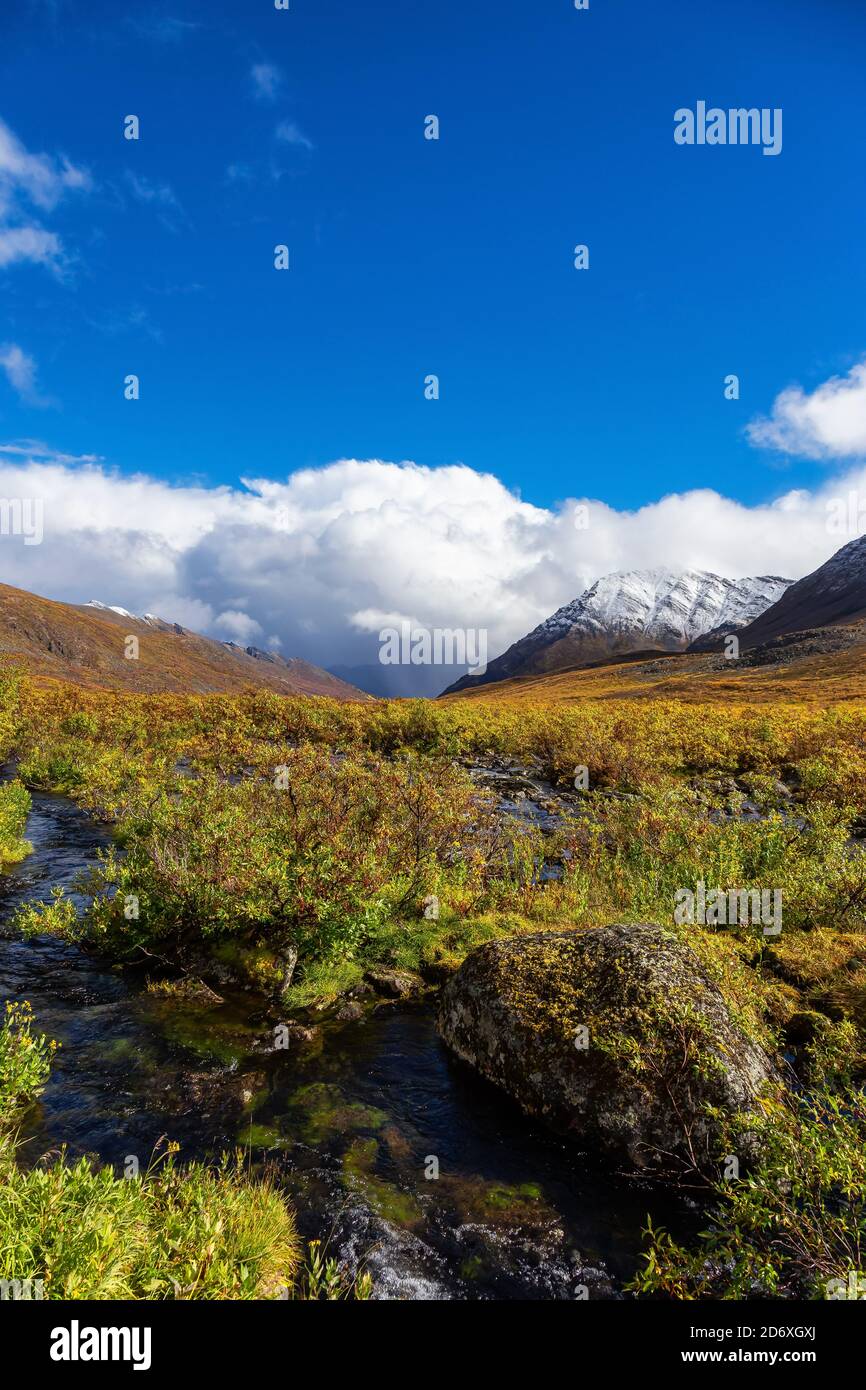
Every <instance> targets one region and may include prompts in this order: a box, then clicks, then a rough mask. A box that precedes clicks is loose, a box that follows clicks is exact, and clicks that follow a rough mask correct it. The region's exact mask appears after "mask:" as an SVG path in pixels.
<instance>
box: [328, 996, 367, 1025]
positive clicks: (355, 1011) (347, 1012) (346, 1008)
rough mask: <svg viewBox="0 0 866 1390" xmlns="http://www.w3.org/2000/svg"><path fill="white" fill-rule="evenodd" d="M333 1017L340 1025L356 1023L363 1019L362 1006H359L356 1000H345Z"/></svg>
mask: <svg viewBox="0 0 866 1390" xmlns="http://www.w3.org/2000/svg"><path fill="white" fill-rule="evenodd" d="M334 1017H335V1018H336V1019H338V1020H339V1022H340V1023H356V1022H357V1020H358V1019H359V1018H363V1017H364V1006H363V1004H359V1003H358V1000H357V999H346V1000H345V1001H344V1002H343V1003H342V1004H341V1005H340V1007H339V1008H338V1010H337V1012H336V1013H335V1014H334Z"/></svg>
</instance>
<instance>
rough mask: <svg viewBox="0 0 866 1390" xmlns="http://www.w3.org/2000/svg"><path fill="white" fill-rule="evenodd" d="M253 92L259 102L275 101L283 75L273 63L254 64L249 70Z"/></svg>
mask: <svg viewBox="0 0 866 1390" xmlns="http://www.w3.org/2000/svg"><path fill="white" fill-rule="evenodd" d="M250 78H251V80H252V84H253V92H254V94H255V96H256V97H258V99H259V100H260V101H275V100H276V98H277V95H278V93H279V90H280V88H281V87H282V85H283V74H282V73H281V72H280V70H279V68H278V67H275V66H274V64H273V63H254V64H253V66H252V68H251V70H250Z"/></svg>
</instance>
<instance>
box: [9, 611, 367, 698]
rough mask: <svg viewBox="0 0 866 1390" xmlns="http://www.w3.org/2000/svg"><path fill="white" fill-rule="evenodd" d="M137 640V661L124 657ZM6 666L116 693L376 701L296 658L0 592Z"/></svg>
mask: <svg viewBox="0 0 866 1390" xmlns="http://www.w3.org/2000/svg"><path fill="white" fill-rule="evenodd" d="M128 637H135V638H137V640H138V658H137V659H129V658H127V657H126V656H125V654H124V653H125V650H126V639H127V638H128ZM0 659H2V660H3V662H4V664H10V665H18V666H23V667H26V669H27V670H28V671H30V672H31V673H32V674H33V675H36V676H42V677H50V678H53V679H56V680H68V681H73V682H75V683H76V684H78V685H91V686H102V687H106V688H108V689H115V690H139V691H147V692H155V691H160V690H167V691H178V692H180V691H189V692H193V693H198V694H205V693H208V692H212V691H226V692H228V691H238V690H243V689H245V688H247V687H249V686H261V687H265V688H267V689H270V690H275V691H278V692H279V693H281V694H285V695H328V696H330V697H331V698H332V699H335V700H367V699H369V698H370V697H369V696H368V695H366V694H365V693H364V692H363V691H360V690H357V689H356V688H355V687H354V686H352V685H348V684H347V683H346V682H345V681H341V680H338V679H337V677H336V676H332V675H331V674H330V673H329V672H328V671H323V670H321V668H320V667H318V666H312V665H310V663H309V662H306V661H301V660H300V659H299V658H297V657H292V658H290V659H289V660H284V659H283V657H281V656H277V655H276V654H275V653H273V652H263V651H259V650H258V649H257V648H255V647H239V646H237V645H236V644H235V643H233V642H217V641H214V640H213V639H212V638H210V637H201V636H199V634H198V633H195V632H189V631H188V630H187V629H185V628H182V627H180V626H179V625H178V624H177V623H167V622H164V621H163V620H162V619H161V618H157V617H155V616H154V615H153V614H148V615H147V616H146V617H145V618H136V617H133V616H132V615H130V614H128V613H127V612H126V610H125V609H118V608H113V607H108V606H107V605H105V604H100V603H96V602H91V603H89V604H69V603H57V602H55V601H54V600H53V599H45V598H38V597H37V596H36V595H35V594H29V593H27V592H26V590H24V589H13V588H12V587H11V585H8V584H0Z"/></svg>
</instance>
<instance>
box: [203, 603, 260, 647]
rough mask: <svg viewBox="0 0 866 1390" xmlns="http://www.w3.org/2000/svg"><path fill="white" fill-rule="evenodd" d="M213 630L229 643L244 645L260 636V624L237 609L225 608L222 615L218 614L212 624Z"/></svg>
mask: <svg viewBox="0 0 866 1390" xmlns="http://www.w3.org/2000/svg"><path fill="white" fill-rule="evenodd" d="M214 629H215V631H216V632H219V633H220V634H221V635H223V636H225V637H228V638H229V639H230V640H231V641H233V642H241V643H244V644H246V643H251V642H253V640H254V638H256V637H261V635H262V625H261V623H257V622H256V620H255V618H251V617H250V615H249V613H242V612H240V611H239V609H237V608H227V609H226V611H225V612H224V613H220V615H219V617H218V618H217V619H216V620H215V622H214Z"/></svg>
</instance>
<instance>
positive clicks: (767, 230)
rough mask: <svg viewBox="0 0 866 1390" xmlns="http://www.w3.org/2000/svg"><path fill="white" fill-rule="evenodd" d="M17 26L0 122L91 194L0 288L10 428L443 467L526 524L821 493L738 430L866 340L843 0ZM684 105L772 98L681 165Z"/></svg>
mask: <svg viewBox="0 0 866 1390" xmlns="http://www.w3.org/2000/svg"><path fill="white" fill-rule="evenodd" d="M20 11H21V13H20V14H19V15H18V16H17V17H16V16H14V15H10V14H7V15H6V16H5V17H4V19H3V21H2V40H3V42H2V56H0V92H2V100H0V115H2V116H3V118H4V119H5V120H6V122H7V123H8V125H9V126H10V127H11V128H12V130H14V132H15V133H16V135H17V136H18V137H19V139H20V140H21V141H22V143H23V144H24V145H25V146H26V147H27V148H28V149H29V150H32V151H50V152H59V151H62V152H63V153H64V154H65V155H66V156H67V157H68V158H69V159H70V160H71V161H72V162H73V163H74V164H75V165H77V166H83V167H86V168H87V169H88V170H89V171H90V175H91V177H92V180H93V188H92V190H91V191H90V192H89V193H87V194H86V195H81V196H72V195H70V196H68V197H66V198H64V200H63V202H62V204H61V205H59V206H58V207H57V209H56V211H55V213H54V214H53V215H52V218H51V226H52V227H53V228H54V230H55V231H57V232H58V234H59V235H61V236H62V239H63V243H64V246H65V248H66V250H67V252H68V255H69V257H70V258H71V263H70V265H69V267H68V270H67V272H66V275H65V277H64V278H63V279H62V280H58V279H56V278H54V277H52V276H50V275H46V273H45V270H44V269H43V268H42V267H39V266H15V267H12V268H10V269H9V270H8V271H7V273H6V274H3V275H2V278H0V288H2V308H0V325H2V326H0V336H2V338H4V339H7V340H12V341H14V342H16V343H20V344H21V346H22V348H23V349H24V350H25V351H26V352H28V353H29V354H31V355H32V357H33V358H34V359H35V362H36V363H37V364H38V371H39V383H40V390H41V392H42V393H43V395H44V397H50V399H51V402H52V404H51V405H49V406H47V407H43V408H41V409H34V408H33V406H32V403H29V402H27V401H26V400H25V401H21V400H19V399H17V398H16V395H15V393H14V391H12V390H11V389H9V388H8V387H5V384H3V385H0V412H2V415H0V427H2V429H3V431H4V433H5V434H7V435H11V436H39V437H44V436H47V437H50V438H51V439H52V440H54V441H56V442H58V443H62V445H63V447H64V449H66V450H69V451H72V452H80V453H97V454H99V455H101V456H103V457H105V458H106V459H107V460H108V461H109V462H110V463H112V464H114V465H116V466H118V467H120V468H122V469H124V470H132V469H145V470H147V471H148V472H150V473H154V474H156V475H159V476H164V477H166V478H175V479H177V478H191V477H197V478H204V479H207V480H209V481H212V482H213V481H217V482H219V481H223V482H234V481H235V480H236V479H237V477H238V475H239V473H241V472H244V471H245V470H247V471H248V470H249V469H250V468H251V467H254V471H255V472H256V474H257V475H258V474H259V473H263V474H266V475H267V476H273V477H279V476H284V475H285V473H286V472H287V471H289V470H293V469H295V468H298V467H303V466H307V465H319V464H325V463H327V462H329V461H330V460H333V459H335V458H340V457H343V456H350V457H357V458H368V457H375V458H383V459H394V460H402V459H413V460H415V461H417V462H419V463H423V464H428V465H434V466H435V465H440V464H448V463H453V462H456V461H463V462H465V463H466V464H468V465H469V466H470V467H472V468H475V469H480V470H491V471H492V472H495V473H496V474H497V476H498V477H500V478H501V479H502V480H503V481H504V482H505V483H506V484H507V485H509V486H513V487H517V488H519V489H520V490H521V493H522V495H523V497H525V498H526V499H527V500H529V501H532V502H535V503H538V504H540V505H549V504H550V503H552V502H554V501H555V500H556V499H558V498H561V497H563V496H567V495H572V494H574V493H575V492H583V491H585V490H586V489H587V488H592V490H594V491H595V492H598V493H600V495H601V496H602V497H603V498H604V499H605V500H606V501H608V502H610V503H611V504H612V505H614V506H617V507H632V506H636V505H639V504H641V503H643V502H646V501H648V500H649V499H651V498H654V497H657V496H659V495H660V494H661V493H664V492H666V491H668V490H679V489H683V488H686V487H690V486H694V485H695V484H698V483H699V484H705V485H707V486H710V487H715V488H719V489H720V490H723V491H725V492H727V493H729V494H732V495H734V496H736V497H739V498H741V499H743V500H746V501H753V500H757V499H759V498H762V497H765V496H767V495H769V494H771V493H772V492H774V491H777V490H779V489H780V488H781V487H788V486H792V485H799V484H801V483H803V484H806V485H808V484H809V483H810V482H811V481H812V480H813V478H814V476H815V474H816V467H815V465H814V464H812V463H811V462H810V461H809V460H805V459H803V460H798V461H797V462H796V463H795V464H792V463H791V462H790V461H785V460H783V459H782V458H781V457H780V456H779V455H777V454H774V453H772V452H762V453H760V454H756V451H755V450H754V449H753V448H751V447H750V446H749V444H748V442H747V441H746V440H745V439H744V438H743V434H742V431H743V427H744V425H745V424H746V422H747V421H748V420H749V418H750V417H751V416H752V415H754V414H755V413H756V412H761V411H764V410H766V409H767V408H769V406H770V405H771V403H772V399H773V397H774V396H775V395H776V393H777V392H778V391H779V390H781V389H782V388H783V387H784V386H786V385H787V384H789V383H790V382H792V381H798V382H801V383H803V385H804V386H805V387H807V389H808V388H811V387H812V386H814V385H816V384H817V383H818V382H820V381H822V380H824V379H825V378H827V377H828V376H831V375H834V374H838V373H840V372H844V371H845V370H847V369H848V368H849V367H850V366H851V364H852V363H853V362H854V361H855V360H856V359H857V358H858V357H860V356H861V355H862V353H863V350H864V347H866V327H864V320H863V312H862V311H863V304H864V301H866V257H864V256H863V244H864V235H866V216H864V215H866V182H864V180H863V179H862V178H861V177H860V173H859V170H860V168H861V167H862V166H861V164H860V162H859V159H855V154H856V152H857V151H860V152H862V149H863V148H864V144H866V116H864V104H863V101H862V92H863V85H862V74H863V63H864V58H866V9H864V7H863V6H862V5H861V4H859V3H855V0H850V3H841V2H837V3H825V4H822V5H821V6H817V5H816V4H814V3H811V2H810V3H807V0H784V3H783V0H761V3H760V4H756V3H755V0H748V2H747V0H734V2H733V3H729V4H725V5H717V6H701V5H695V4H690V3H672V0H654V3H651V4H650V3H647V4H639V3H636V0H632V3H629V4H621V3H612V0H591V6H590V9H589V11H587V12H577V11H575V10H574V9H573V7H571V5H570V4H569V3H567V0H553V2H547V3H533V4H527V3H509V0H473V3H472V4H470V5H467V4H466V3H465V2H464V0H461V3H456V0H455V2H454V3H452V2H451V0H442V3H438V4H436V5H435V6H422V5H407V4H405V3H398V0H394V3H381V2H380V3H376V4H364V5H356V4H350V3H348V0H340V2H339V3H338V2H337V0H330V2H329V0H316V2H315V3H314V2H313V0H292V8H291V10H290V12H289V13H283V12H277V11H275V10H274V9H273V7H269V6H268V5H267V4H265V3H264V0H262V3H257V4H251V3H243V4H242V3H224V2H221V0H207V3H196V2H195V0H188V3H177V4H173V5H170V6H169V7H168V8H162V7H149V6H148V5H146V4H144V5H135V6H117V5H116V4H114V3H105V4H101V3H98V2H95V0H79V2H78V3H76V0H68V3H61V2H60V0H58V3H57V4H55V5H49V4H41V3H40V4H36V3H30V4H24V5H22V6H21V7H20ZM254 68H258V69H259V70H260V71H261V72H265V73H268V74H271V77H270V80H265V81H264V83H261V82H260V83H259V84H258V85H257V83H256V81H255V79H254V78H253V77H252V71H253V69H254ZM699 98H704V99H707V100H708V101H709V102H710V103H711V104H713V103H715V104H718V105H720V106H723V107H726V106H728V105H748V106H751V105H757V106H761V107H763V106H768V107H777V106H780V107H782V108H783V110H784V148H783V152H782V154H781V156H779V157H778V158H768V157H762V155H761V151H760V150H759V149H756V148H751V147H748V148H741V147H737V148H730V147H729V148H718V149H708V148H703V149H700V148H680V147H677V146H675V145H674V143H673V139H672V126H673V120H672V117H673V112H674V110H675V109H676V108H677V107H679V106H681V105H694V103H695V101H696V100H697V99H699ZM130 112H133V113H136V114H138V115H139V116H140V118H141V127H142V129H141V138H140V140H139V141H138V142H137V143H135V142H130V141H125V140H124V139H123V138H122V118H123V116H124V115H126V114H128V113H130ZM429 113H436V114H438V115H439V117H440V120H441V138H440V140H439V141H438V143H437V142H432V141H425V140H424V139H423V118H424V116H425V115H426V114H429ZM281 126H282V127H283V129H284V130H287V131H288V132H289V135H290V140H289V141H287V140H286V139H280V137H279V135H278V134H277V131H278V130H279V128H280V127H281ZM276 242H286V243H287V244H288V245H289V246H290V249H291V259H292V269H291V270H290V272H289V273H288V274H285V275H280V274H278V273H276V272H275V271H274V270H273V268H272V248H273V246H274V244H275V243H276ZM576 242H585V243H587V244H588V245H589V247H590V257H591V262H590V270H589V272H588V273H578V272H576V271H575V270H574V269H573V267H572V257H571V248H572V246H573V245H574V244H575V243H576ZM132 371H134V372H137V373H138V374H139V375H140V377H141V382H142V386H141V400H140V401H139V402H137V403H135V404H131V403H129V402H125V401H124V400H123V397H122V390H121V383H122V378H123V377H124V375H125V374H126V373H127V372H132ZM429 372H435V373H436V374H438V375H439V377H440V381H441V396H440V399H439V400H438V401H435V402H431V401H427V400H425V399H424V395H423V380H424V377H425V376H426V374H427V373H429ZM728 372H736V373H737V374H738V375H739V376H740V379H741V398H740V400H739V401H738V402H732V401H726V400H725V399H724V395H723V387H722V383H723V379H724V377H725V375H726V374H727V373H728ZM782 466H784V470H785V476H784V477H783V478H780V477H779V476H778V472H779V469H780V467H782Z"/></svg>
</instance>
